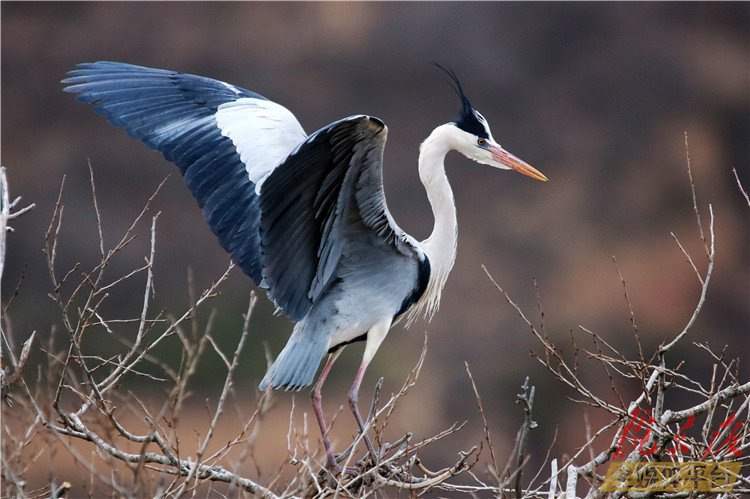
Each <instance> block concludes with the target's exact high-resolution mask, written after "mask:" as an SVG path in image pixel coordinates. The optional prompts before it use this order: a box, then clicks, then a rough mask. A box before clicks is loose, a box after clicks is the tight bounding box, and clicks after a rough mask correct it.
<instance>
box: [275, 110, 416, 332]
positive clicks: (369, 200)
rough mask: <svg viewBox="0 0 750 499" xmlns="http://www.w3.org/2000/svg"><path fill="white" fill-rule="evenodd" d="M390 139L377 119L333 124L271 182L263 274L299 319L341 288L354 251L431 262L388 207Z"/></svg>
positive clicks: (366, 258)
mask: <svg viewBox="0 0 750 499" xmlns="http://www.w3.org/2000/svg"><path fill="white" fill-rule="evenodd" d="M386 133H387V130H386V127H385V125H384V124H383V123H382V122H381V121H380V120H378V119H377V118H372V117H369V116H352V117H349V118H345V119H343V120H340V121H337V122H335V123H332V124H331V125H329V126H327V127H325V128H323V129H321V130H319V131H317V132H315V133H314V134H312V135H311V136H310V137H309V138H308V139H307V140H306V141H305V142H304V143H303V144H301V145H300V146H299V147H298V148H297V149H295V150H294V151H293V152H292V153H291V154H290V155H289V156H288V157H287V158H286V159H285V160H284V162H283V163H282V164H281V165H280V166H279V167H278V168H276V169H275V170H274V171H273V172H272V173H271V174H270V175H269V177H268V178H267V179H266V181H265V183H264V184H263V188H262V190H261V195H260V207H261V212H262V214H263V215H262V217H261V246H262V253H263V257H262V261H263V275H264V277H265V279H266V282H267V283H268V285H269V295H270V297H271V298H272V299H273V300H274V301H275V302H276V304H277V305H278V306H280V307H281V308H282V309H283V310H284V311H285V312H286V313H287V315H289V316H290V317H291V318H292V319H294V320H299V319H301V318H302V317H304V316H305V314H306V313H307V311H308V310H309V309H310V307H311V306H312V304H313V303H314V302H315V301H316V300H317V299H318V298H319V297H320V296H321V294H323V293H324V292H325V290H326V289H327V288H328V286H329V285H330V284H331V283H332V282H333V280H334V279H335V278H336V269H337V267H338V264H339V261H340V259H341V258H342V255H345V254H347V252H348V254H349V256H350V257H352V258H357V259H358V260H360V261H362V262H363V263H368V264H378V263H381V264H382V266H383V267H385V266H386V265H387V264H388V262H387V261H385V260H390V259H391V258H405V257H406V258H412V259H414V260H416V261H419V262H422V261H423V260H424V255H423V254H421V251H420V250H419V249H418V248H417V247H416V246H415V244H414V243H413V241H412V240H411V238H409V237H408V236H407V235H406V234H405V233H404V232H403V231H402V230H401V229H400V228H399V227H398V226H397V225H396V224H395V222H394V221H393V219H392V217H391V215H390V213H389V212H388V209H387V207H386V203H385V196H384V193H383V174H382V173H383V170H382V159H383V147H384V145H385V140H386ZM355 252H356V256H355V255H354V253H355ZM373 259H381V261H380V262H377V261H376V262H373V261H372V260H373ZM423 291H424V289H423V288H422V289H421V290H419V294H421V292H423ZM408 305H411V303H409V304H408Z"/></svg>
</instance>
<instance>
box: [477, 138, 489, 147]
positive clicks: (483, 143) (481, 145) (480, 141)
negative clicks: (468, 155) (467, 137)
mask: <svg viewBox="0 0 750 499" xmlns="http://www.w3.org/2000/svg"><path fill="white" fill-rule="evenodd" d="M477 145H478V146H479V147H484V146H485V145H487V141H486V140H484V139H479V140H477Z"/></svg>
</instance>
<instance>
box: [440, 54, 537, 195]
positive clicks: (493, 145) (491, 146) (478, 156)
mask: <svg viewBox="0 0 750 499" xmlns="http://www.w3.org/2000/svg"><path fill="white" fill-rule="evenodd" d="M434 64H435V65H436V66H437V67H439V68H440V69H442V70H443V71H445V72H446V73H447V74H448V76H450V77H451V80H452V82H453V85H452V86H453V89H454V90H455V91H456V93H457V94H458V96H459V98H460V99H461V114H460V116H459V118H458V119H457V120H456V121H454V122H452V123H448V124H447V125H443V126H444V127H448V128H447V130H446V132H448V134H449V135H450V139H451V148H452V149H454V150H456V151H458V152H460V153H461V154H463V155H464V156H466V157H467V158H469V159H471V160H474V161H476V162H477V163H482V164H485V165H490V166H494V167H495V168H502V169H504V170H515V171H517V172H519V173H523V174H524V175H528V176H529V177H531V178H535V179H537V180H542V181H546V180H547V177H545V176H544V175H543V174H542V173H541V172H539V171H538V170H536V169H535V168H534V167H532V166H531V165H529V164H528V163H526V162H525V161H523V160H522V159H520V158H518V157H516V156H514V155H513V154H511V153H509V152H508V151H506V150H505V149H503V148H502V147H500V144H498V143H497V142H495V139H493V138H492V132H491V131H490V125H489V123H487V120H486V119H485V118H484V116H482V115H481V114H480V113H479V111H477V110H476V109H474V108H473V107H472V105H471V103H470V102H469V99H467V98H466V96H465V95H464V93H463V90H462V89H461V84H460V83H459V81H458V78H457V77H456V75H455V73H453V71H449V70H447V69H445V68H443V67H442V66H440V65H439V64H437V63H434Z"/></svg>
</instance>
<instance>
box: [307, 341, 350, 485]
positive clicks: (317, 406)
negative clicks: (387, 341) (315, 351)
mask: <svg viewBox="0 0 750 499" xmlns="http://www.w3.org/2000/svg"><path fill="white" fill-rule="evenodd" d="M341 350H343V349H339V350H336V351H335V352H333V353H332V354H330V355H329V356H328V360H327V361H326V365H325V366H324V367H323V371H322V372H321V373H320V377H319V378H318V381H317V382H316V383H315V386H314V387H313V390H312V394H311V398H312V406H313V412H314V413H315V419H317V420H318V426H319V427H320V434H321V435H322V436H323V446H324V447H325V449H326V467H327V468H328V469H329V470H330V471H335V472H337V473H340V472H341V466H339V465H338V463H337V462H336V457H335V456H334V455H333V451H332V450H331V441H330V440H329V439H328V426H327V425H326V422H325V419H324V417H323V406H322V401H323V399H322V397H321V393H320V390H321V388H323V382H324V381H325V380H326V377H327V376H328V372H329V371H330V370H331V366H332V365H333V363H334V362H335V361H336V359H337V358H338V356H339V354H340V353H341Z"/></svg>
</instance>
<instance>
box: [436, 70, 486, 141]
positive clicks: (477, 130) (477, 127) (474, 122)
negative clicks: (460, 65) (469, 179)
mask: <svg viewBox="0 0 750 499" xmlns="http://www.w3.org/2000/svg"><path fill="white" fill-rule="evenodd" d="M430 64H432V65H433V66H435V67H436V68H439V69H442V70H443V71H444V72H445V74H447V75H448V76H449V77H450V80H449V81H448V84H449V85H450V86H451V88H452V89H453V90H454V91H455V92H456V95H458V97H459V99H461V114H460V115H459V117H458V119H457V120H456V126H457V127H458V128H460V129H461V130H463V131H465V132H469V133H472V134H474V135H476V136H477V137H482V138H485V139H489V135H487V130H486V129H485V127H484V125H483V124H482V122H481V121H480V117H479V115H478V113H477V112H476V110H475V109H474V108H473V107H472V106H471V102H469V99H468V98H467V97H466V95H464V91H463V89H462V88H461V82H459V81H458V77H457V76H456V73H454V72H453V70H452V69H446V68H444V67H443V66H441V65H440V64H438V63H437V62H435V61H430Z"/></svg>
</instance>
